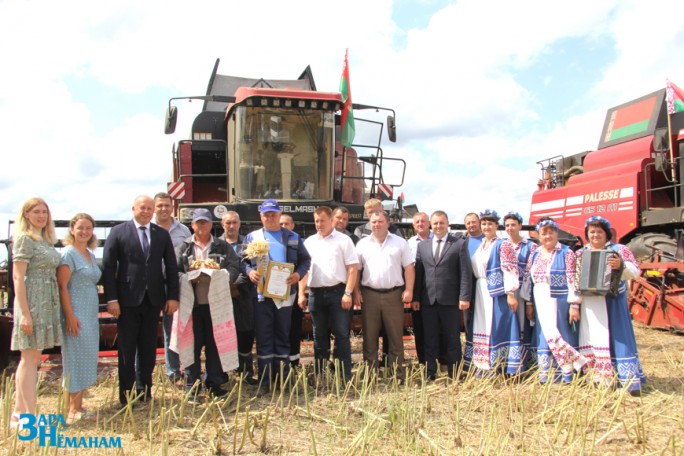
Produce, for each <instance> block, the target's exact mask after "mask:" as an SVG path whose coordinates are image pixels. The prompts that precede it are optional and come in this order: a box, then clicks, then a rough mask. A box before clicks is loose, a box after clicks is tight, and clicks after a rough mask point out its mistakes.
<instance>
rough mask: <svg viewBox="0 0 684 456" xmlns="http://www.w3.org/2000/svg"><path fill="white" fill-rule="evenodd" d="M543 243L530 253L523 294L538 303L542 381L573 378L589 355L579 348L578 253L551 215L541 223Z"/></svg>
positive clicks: (537, 340)
mask: <svg viewBox="0 0 684 456" xmlns="http://www.w3.org/2000/svg"><path fill="white" fill-rule="evenodd" d="M537 232H538V233H539V240H540V242H541V245H540V246H539V248H538V249H537V250H536V251H535V252H534V253H532V254H531V255H530V258H529V260H528V262H527V268H526V269H525V277H524V279H523V290H522V293H521V294H522V296H523V299H525V300H526V301H528V302H532V303H533V305H534V316H535V320H536V325H535V332H534V336H533V339H532V343H533V345H536V348H537V363H538V364H539V381H540V382H542V383H546V382H547V381H548V380H549V374H550V373H551V372H552V371H554V370H555V374H554V376H553V378H552V379H551V380H552V381H557V382H560V381H563V382H565V383H569V382H571V381H572V378H573V375H574V373H575V371H580V370H582V368H583V367H584V365H585V364H586V363H587V359H586V358H585V357H584V356H582V355H581V354H580V352H579V351H578V346H579V334H578V332H577V326H578V325H579V322H580V301H581V297H580V296H579V293H578V291H577V287H576V282H575V266H576V258H575V254H574V253H573V252H572V250H570V249H569V248H568V247H567V246H565V245H563V244H561V243H560V242H559V241H558V225H557V224H556V222H555V221H553V220H552V219H551V218H545V219H541V220H540V221H539V223H538V224H537Z"/></svg>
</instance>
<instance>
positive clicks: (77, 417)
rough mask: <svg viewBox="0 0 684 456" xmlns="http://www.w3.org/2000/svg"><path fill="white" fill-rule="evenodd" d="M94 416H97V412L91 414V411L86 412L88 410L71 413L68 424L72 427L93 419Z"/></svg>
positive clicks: (68, 416) (67, 420)
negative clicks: (77, 423)
mask: <svg viewBox="0 0 684 456" xmlns="http://www.w3.org/2000/svg"><path fill="white" fill-rule="evenodd" d="M94 415H95V412H91V411H90V410H86V409H81V410H79V411H77V412H69V414H68V415H67V419H66V424H67V425H72V424H74V423H75V422H77V421H81V420H87V419H89V418H92V417H93V416H94Z"/></svg>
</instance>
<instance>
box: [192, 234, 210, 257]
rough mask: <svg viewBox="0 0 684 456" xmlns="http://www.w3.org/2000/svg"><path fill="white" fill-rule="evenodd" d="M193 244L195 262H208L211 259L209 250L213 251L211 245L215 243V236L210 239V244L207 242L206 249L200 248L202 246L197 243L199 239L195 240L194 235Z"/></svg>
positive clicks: (193, 236)
mask: <svg viewBox="0 0 684 456" xmlns="http://www.w3.org/2000/svg"><path fill="white" fill-rule="evenodd" d="M192 243H193V247H194V249H193V253H194V255H195V260H208V259H209V250H211V244H213V243H214V236H211V239H209V242H207V245H205V246H204V248H202V247H200V245H199V244H198V243H197V239H195V235H194V234H193V235H192Z"/></svg>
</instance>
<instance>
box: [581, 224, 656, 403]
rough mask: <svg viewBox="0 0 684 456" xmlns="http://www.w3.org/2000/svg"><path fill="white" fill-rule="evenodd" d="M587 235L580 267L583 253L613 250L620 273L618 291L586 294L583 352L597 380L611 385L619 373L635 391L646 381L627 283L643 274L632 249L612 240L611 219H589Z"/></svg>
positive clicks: (613, 262)
mask: <svg viewBox="0 0 684 456" xmlns="http://www.w3.org/2000/svg"><path fill="white" fill-rule="evenodd" d="M584 235H585V238H586V239H587V241H588V242H589V244H588V245H587V246H586V247H585V248H584V249H582V250H580V251H579V252H577V270H578V271H579V270H580V269H581V264H582V257H583V254H584V253H586V252H588V251H590V250H612V251H613V252H614V253H615V254H614V255H611V256H610V257H609V258H608V261H607V262H608V265H609V266H610V268H611V269H612V270H613V271H616V273H619V274H620V285H619V287H618V289H617V294H615V295H613V294H611V293H610V292H609V293H608V294H606V295H604V296H601V295H589V294H586V293H583V296H582V307H581V312H580V315H581V318H582V325H581V327H580V332H579V344H580V353H582V355H583V356H585V357H586V358H587V359H588V360H589V366H591V367H592V368H593V377H594V380H595V381H596V382H601V383H604V384H610V383H612V382H613V380H614V377H615V373H616V372H617V378H618V381H619V383H620V384H621V385H622V386H623V387H625V388H627V389H628V390H629V391H630V392H632V394H638V393H639V391H641V384H642V383H644V382H645V381H646V378H645V377H644V372H643V370H642V368H641V363H640V362H639V353H638V352H637V344H636V339H635V337H634V329H633V328H632V319H631V317H630V313H629V307H628V306H627V292H628V289H627V283H626V282H625V281H626V280H631V279H634V278H636V277H637V276H638V275H639V266H638V265H637V262H636V259H635V258H634V255H633V254H632V252H630V250H629V249H628V248H627V247H625V246H624V245H620V244H614V243H612V242H611V238H612V233H611V231H610V222H609V221H608V220H606V219H605V218H603V217H599V216H594V217H591V218H589V219H588V220H587V221H586V224H585V228H584Z"/></svg>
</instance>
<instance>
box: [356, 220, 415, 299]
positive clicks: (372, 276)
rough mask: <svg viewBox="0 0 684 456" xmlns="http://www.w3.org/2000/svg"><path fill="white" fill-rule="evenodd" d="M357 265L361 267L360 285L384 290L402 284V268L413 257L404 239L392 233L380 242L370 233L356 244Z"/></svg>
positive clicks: (409, 263)
mask: <svg viewBox="0 0 684 456" xmlns="http://www.w3.org/2000/svg"><path fill="white" fill-rule="evenodd" d="M356 254H357V255H358V256H359V265H360V268H362V269H363V277H362V278H361V285H363V286H364V287H369V288H377V289H382V290H386V289H388V288H394V287H400V286H403V285H404V276H403V272H404V268H405V267H406V266H410V265H411V264H413V262H414V259H413V255H412V254H411V249H410V248H409V246H408V242H406V240H404V239H402V238H400V237H399V236H397V235H394V234H392V233H387V238H385V242H383V243H382V244H381V243H380V242H378V240H377V239H375V236H373V235H370V236H367V237H365V238H363V239H361V240H360V241H359V243H358V244H356Z"/></svg>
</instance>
